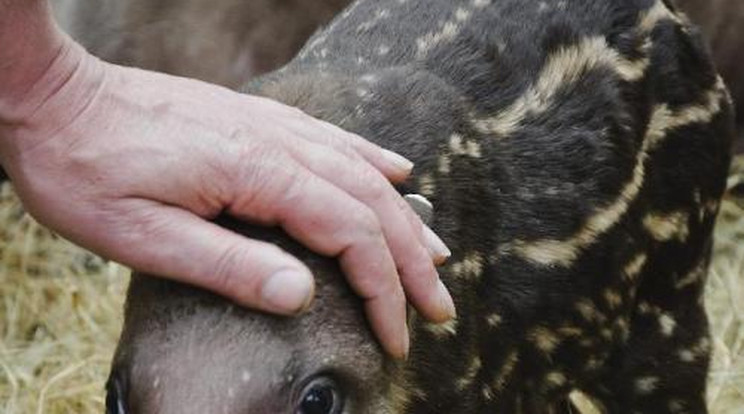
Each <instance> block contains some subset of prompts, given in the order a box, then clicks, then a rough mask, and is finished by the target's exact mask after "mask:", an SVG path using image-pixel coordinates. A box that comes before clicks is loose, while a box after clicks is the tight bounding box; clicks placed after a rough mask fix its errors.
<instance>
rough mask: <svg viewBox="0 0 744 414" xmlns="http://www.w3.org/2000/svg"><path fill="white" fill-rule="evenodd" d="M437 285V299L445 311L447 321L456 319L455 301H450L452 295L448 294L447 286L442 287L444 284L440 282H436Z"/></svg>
mask: <svg viewBox="0 0 744 414" xmlns="http://www.w3.org/2000/svg"><path fill="white" fill-rule="evenodd" d="M438 285H439V297H440V298H441V301H442V307H443V308H444V309H446V312H447V316H448V317H449V318H448V319H455V318H456V317H457V309H455V301H454V300H452V295H451V294H450V292H449V290H447V286H445V285H444V283H443V282H442V281H441V280H440V281H439V282H438Z"/></svg>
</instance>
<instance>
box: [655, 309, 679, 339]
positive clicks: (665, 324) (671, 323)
mask: <svg viewBox="0 0 744 414" xmlns="http://www.w3.org/2000/svg"><path fill="white" fill-rule="evenodd" d="M659 326H660V327H661V334H662V335H664V336H666V337H669V336H672V334H674V329H675V328H676V327H677V321H675V320H674V318H672V316H671V315H669V314H668V313H662V314H661V315H659Z"/></svg>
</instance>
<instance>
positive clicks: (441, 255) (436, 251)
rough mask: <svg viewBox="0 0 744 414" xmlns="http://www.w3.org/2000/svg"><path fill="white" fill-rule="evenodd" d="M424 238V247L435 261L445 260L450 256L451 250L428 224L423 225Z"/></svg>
mask: <svg viewBox="0 0 744 414" xmlns="http://www.w3.org/2000/svg"><path fill="white" fill-rule="evenodd" d="M424 240H425V241H426V248H427V249H428V250H429V253H431V256H432V258H433V259H434V261H435V262H437V263H442V262H445V261H446V260H447V259H449V257H450V256H452V252H451V251H450V249H448V248H447V245H446V244H444V242H443V241H442V239H440V238H439V236H437V235H436V233H434V231H433V230H432V229H430V228H429V226H426V225H425V226H424Z"/></svg>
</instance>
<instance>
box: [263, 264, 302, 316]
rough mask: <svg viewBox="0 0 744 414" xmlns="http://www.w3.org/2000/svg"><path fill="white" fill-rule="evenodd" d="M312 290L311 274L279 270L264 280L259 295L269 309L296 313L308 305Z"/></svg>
mask: <svg viewBox="0 0 744 414" xmlns="http://www.w3.org/2000/svg"><path fill="white" fill-rule="evenodd" d="M313 290H314V285H313V279H312V276H311V275H309V274H307V273H305V272H301V271H297V270H280V271H279V272H277V273H274V274H273V275H271V277H269V279H268V280H267V281H266V282H264V285H263V288H262V290H261V296H262V298H263V300H264V303H265V304H266V305H268V306H269V307H270V308H271V310H274V311H276V312H279V313H284V314H296V313H300V312H303V311H305V310H306V309H307V308H308V307H309V306H310V302H311V301H312V298H313Z"/></svg>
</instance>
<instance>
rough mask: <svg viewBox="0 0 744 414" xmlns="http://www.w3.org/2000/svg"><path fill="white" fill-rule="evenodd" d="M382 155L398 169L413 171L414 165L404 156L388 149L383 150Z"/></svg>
mask: <svg viewBox="0 0 744 414" xmlns="http://www.w3.org/2000/svg"><path fill="white" fill-rule="evenodd" d="M382 154H383V156H384V157H385V159H387V160H388V161H390V162H391V163H392V164H393V165H395V166H396V167H397V168H399V169H401V170H403V171H406V172H411V171H412V170H413V163H412V162H411V161H410V160H408V159H407V158H405V157H404V156H402V155H400V154H397V153H395V152H392V151H390V150H386V149H383V150H382Z"/></svg>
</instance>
